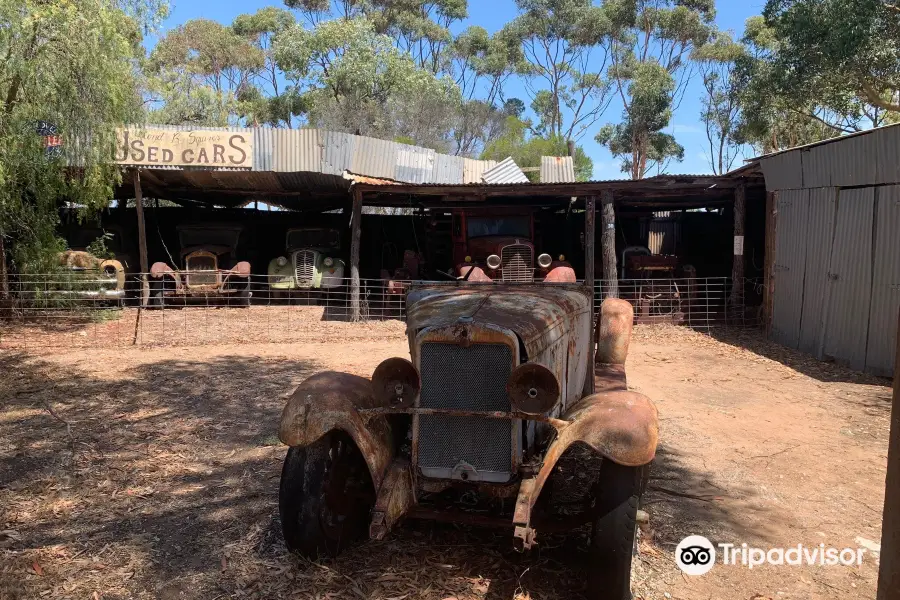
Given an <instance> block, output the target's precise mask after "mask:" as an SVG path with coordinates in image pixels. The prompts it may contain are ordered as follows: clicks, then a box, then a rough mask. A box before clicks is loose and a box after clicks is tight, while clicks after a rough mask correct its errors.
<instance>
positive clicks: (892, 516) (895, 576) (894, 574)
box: [878, 316, 900, 600]
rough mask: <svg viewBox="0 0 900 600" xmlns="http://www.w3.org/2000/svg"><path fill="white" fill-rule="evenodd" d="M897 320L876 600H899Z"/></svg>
mask: <svg viewBox="0 0 900 600" xmlns="http://www.w3.org/2000/svg"><path fill="white" fill-rule="evenodd" d="M898 507H900V316H898V319H897V356H896V359H895V362H894V401H893V408H892V409H891V433H890V441H889V442H888V466H887V478H886V479H885V489H884V517H883V519H882V522H881V571H880V573H879V576H878V600H900V510H898Z"/></svg>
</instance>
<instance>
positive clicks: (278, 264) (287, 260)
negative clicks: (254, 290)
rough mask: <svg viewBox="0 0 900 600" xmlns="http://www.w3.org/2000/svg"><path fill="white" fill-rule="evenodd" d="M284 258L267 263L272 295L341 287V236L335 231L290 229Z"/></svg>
mask: <svg viewBox="0 0 900 600" xmlns="http://www.w3.org/2000/svg"><path fill="white" fill-rule="evenodd" d="M285 249H286V252H285V254H286V256H279V257H278V258H273V259H272V260H271V261H270V262H269V272H268V275H269V289H270V290H271V291H272V292H273V293H274V294H275V295H281V294H284V293H288V292H289V291H290V290H308V289H323V290H332V289H335V288H339V287H340V286H342V285H344V267H345V266H346V265H345V262H344V261H343V260H342V259H341V258H340V257H339V255H340V253H341V234H340V232H338V231H337V230H336V229H328V228H321V227H303V228H297V229H290V230H288V232H287V239H286V241H285Z"/></svg>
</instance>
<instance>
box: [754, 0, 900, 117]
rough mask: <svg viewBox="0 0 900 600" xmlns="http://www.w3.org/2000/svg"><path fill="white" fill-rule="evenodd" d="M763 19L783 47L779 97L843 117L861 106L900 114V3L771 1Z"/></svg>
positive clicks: (778, 59)
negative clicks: (808, 100)
mask: <svg viewBox="0 0 900 600" xmlns="http://www.w3.org/2000/svg"><path fill="white" fill-rule="evenodd" d="M763 16H764V17H765V19H766V25H767V26H768V27H770V28H771V30H772V35H773V36H774V37H775V38H776V39H777V40H778V42H779V48H778V52H777V54H776V55H775V56H774V57H773V60H772V64H771V66H772V72H771V82H772V83H774V84H775V85H776V86H777V90H778V92H779V93H782V94H786V95H790V96H794V97H802V96H806V97H815V98H818V99H819V100H820V102H821V103H822V104H823V105H825V106H827V107H829V108H832V109H834V110H836V111H838V112H841V113H844V114H848V113H851V112H852V111H853V110H854V109H856V108H858V105H859V103H864V104H868V105H871V106H873V107H876V108H878V109H880V110H885V111H891V112H900V97H898V94H900V2H897V1H896V0H768V1H767V2H766V7H765V10H764V11H763Z"/></svg>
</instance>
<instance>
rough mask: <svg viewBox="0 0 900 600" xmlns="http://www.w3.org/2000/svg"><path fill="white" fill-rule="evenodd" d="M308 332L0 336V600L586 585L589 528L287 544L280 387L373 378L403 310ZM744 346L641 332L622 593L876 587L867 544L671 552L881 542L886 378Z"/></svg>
mask: <svg viewBox="0 0 900 600" xmlns="http://www.w3.org/2000/svg"><path fill="white" fill-rule="evenodd" d="M310 331H311V334H310V336H309V337H308V339H307V341H306V343H295V344H290V345H277V344H259V345H250V344H236V345H222V346H203V347H193V348H154V349H143V350H142V349H129V348H124V349H116V350H103V349H96V348H95V349H91V348H84V349H75V350H71V351H68V352H65V353H63V352H58V353H55V354H47V353H45V354H40V355H34V354H24V353H22V352H13V351H3V352H0V600H6V599H19V598H28V599H31V598H53V599H57V598H73V599H74V598H91V599H95V598H97V599H99V598H104V599H112V598H122V599H125V598H161V599H176V598H198V599H199V598H203V599H212V598H260V599H263V598H381V599H388V598H394V599H401V598H402V599H404V600H415V599H426V598H427V599H436V600H441V599H444V598H451V597H455V598H458V599H459V600H463V599H468V598H479V599H481V598H486V599H491V600H498V599H506V600H509V599H513V598H517V597H518V598H534V599H538V598H548V599H563V598H566V599H567V598H571V597H577V596H578V594H580V591H581V589H582V585H583V581H584V568H585V565H584V564H583V558H584V552H583V550H584V547H585V543H586V538H585V536H584V535H583V533H576V534H572V535H568V536H561V537H557V536H546V537H545V538H544V539H543V540H542V541H543V543H542V545H541V546H540V548H539V549H538V550H537V551H536V552H533V553H532V554H530V555H526V556H520V555H517V554H515V553H514V552H513V551H512V549H511V546H512V544H511V539H510V536H509V535H507V534H506V533H497V532H482V531H475V532H473V531H466V530H464V529H462V528H456V527H453V526H441V525H432V524H427V523H409V524H407V525H405V526H404V527H403V528H401V529H400V530H398V531H396V532H395V533H394V534H392V535H391V536H390V537H389V539H387V540H385V541H384V542H379V543H371V544H367V545H365V546H362V547H360V548H358V549H354V550H352V551H350V552H348V553H347V554H345V555H343V556H342V557H341V558H339V559H337V560H335V561H330V562H325V563H321V564H309V563H303V562H300V561H299V560H298V559H296V558H293V557H291V556H288V555H287V554H286V553H285V551H284V547H283V544H282V541H281V537H280V531H279V525H278V522H277V488H278V476H279V472H280V467H281V460H282V458H283V456H284V448H283V447H281V446H280V445H279V443H278V441H277V438H276V437H275V427H276V425H277V419H278V416H279V414H280V411H281V408H282V406H283V402H284V398H285V396H286V395H287V393H288V392H289V391H290V390H291V389H292V388H293V387H294V386H296V385H297V384H298V383H299V382H300V381H302V380H303V379H304V378H305V377H307V376H309V375H311V374H312V373H315V372H317V371H320V370H323V369H326V368H342V369H346V370H349V371H351V372H355V373H358V374H361V375H367V374H369V373H371V371H372V369H373V368H374V366H375V365H376V364H377V363H378V362H379V361H380V360H382V359H383V358H385V357H388V356H392V355H405V354H406V352H407V350H406V339H405V337H404V335H403V325H402V324H400V323H381V324H374V325H350V324H335V325H333V326H330V328H329V331H328V336H327V338H326V337H324V336H322V335H320V333H316V328H313V327H311V328H310ZM325 339H330V340H339V341H340V343H335V342H323V340H325ZM739 341H741V342H743V343H747V344H750V345H752V346H753V348H754V350H755V352H753V351H748V350H744V349H741V348H738V347H737V346H735V345H734V343H735V342H736V340H733V339H730V338H727V339H725V340H724V341H718V340H716V339H713V338H710V337H707V336H703V335H700V334H695V333H692V332H689V331H685V330H683V329H674V328H653V329H648V328H641V329H639V330H638V331H637V333H636V338H635V342H634V345H633V347H632V353H631V358H630V361H629V365H628V369H629V383H630V385H631V386H632V387H634V388H636V389H638V390H640V391H642V392H644V393H646V394H648V395H649V396H650V397H651V398H653V399H654V400H655V401H656V402H657V403H658V406H659V409H660V415H661V419H662V434H661V450H660V456H659V460H658V463H657V465H656V467H655V469H654V473H653V477H654V479H653V480H652V482H651V488H650V491H649V493H648V496H647V503H646V508H647V510H648V512H649V513H650V515H651V520H650V523H649V525H647V526H645V527H644V529H643V531H642V536H641V543H640V551H641V554H640V557H639V560H637V561H636V567H635V580H636V582H637V585H636V589H635V592H636V597H643V598H646V599H648V600H649V599H651V598H652V599H654V600H655V599H657V598H684V599H692V600H693V599H695V598H723V599H725V598H728V599H734V598H739V599H744V598H746V599H747V600H749V599H750V598H753V597H754V595H758V596H760V597H762V598H777V599H781V598H829V599H831V598H848V599H849V598H874V585H875V583H874V582H875V572H876V563H875V560H874V558H873V557H872V556H871V555H870V556H867V557H866V558H865V560H864V563H863V565H862V566H861V567H859V568H855V567H854V568H846V567H830V568H822V567H819V568H808V567H802V568H799V567H780V568H772V567H766V568H758V569H754V570H752V571H750V570H748V569H746V568H739V567H730V566H722V565H718V566H717V567H716V568H714V569H713V571H712V572H711V573H710V574H708V575H706V576H704V577H702V578H686V577H683V576H682V575H681V574H680V572H679V571H678V570H677V568H676V567H675V563H674V559H673V553H672V552H673V549H674V546H675V544H677V542H678V541H679V540H680V539H681V538H682V537H684V536H685V535H687V534H688V533H692V534H702V535H706V536H707V537H709V538H710V539H712V540H713V541H714V542H725V541H731V542H734V541H736V542H738V543H740V542H747V543H750V544H752V545H758V546H761V547H765V548H768V547H774V546H781V545H796V544H798V543H803V544H808V545H815V544H819V543H826V544H828V545H833V546H839V547H843V546H846V545H850V546H856V542H855V539H856V538H857V537H862V538H865V539H868V540H873V541H876V542H877V541H878V540H879V539H880V533H879V526H880V513H881V506H882V494H883V482H884V466H885V462H886V457H885V453H886V443H887V433H888V431H887V424H888V411H889V408H890V390H889V389H888V388H887V387H886V383H887V382H885V381H880V380H871V379H868V378H865V377H861V376H857V375H855V374H853V373H851V372H849V371H845V370H843V369H840V368H837V367H833V366H830V365H822V364H821V363H816V362H815V361H812V360H809V359H805V358H803V357H802V356H800V355H798V354H795V353H791V352H788V351H785V350H783V349H779V348H778V347H777V346H773V345H770V344H767V343H764V342H760V341H759V339H758V338H757V337H749V338H747V339H744V340H739ZM773 359H774V360H773ZM48 408H49V409H52V411H53V415H51V413H50V410H48ZM67 425H68V426H69V428H70V430H71V434H69V433H68V430H67ZM666 594H668V596H666Z"/></svg>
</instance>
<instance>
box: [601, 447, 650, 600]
mask: <svg viewBox="0 0 900 600" xmlns="http://www.w3.org/2000/svg"><path fill="white" fill-rule="evenodd" d="M648 477H649V465H645V466H642V467H624V466H622V465H618V464H616V463H614V462H612V461H610V460H604V461H603V464H602V466H601V467H600V477H599V479H598V481H597V487H596V491H595V500H596V504H595V509H596V517H595V519H594V527H593V532H592V534H591V549H590V565H589V567H588V572H589V576H588V598H594V599H597V600H600V599H603V600H631V598H632V596H631V560H632V556H633V554H634V543H635V532H636V527H637V524H636V517H637V510H638V503H639V501H640V497H641V495H642V494H643V492H644V488H645V487H646V485H647V478H648Z"/></svg>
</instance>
